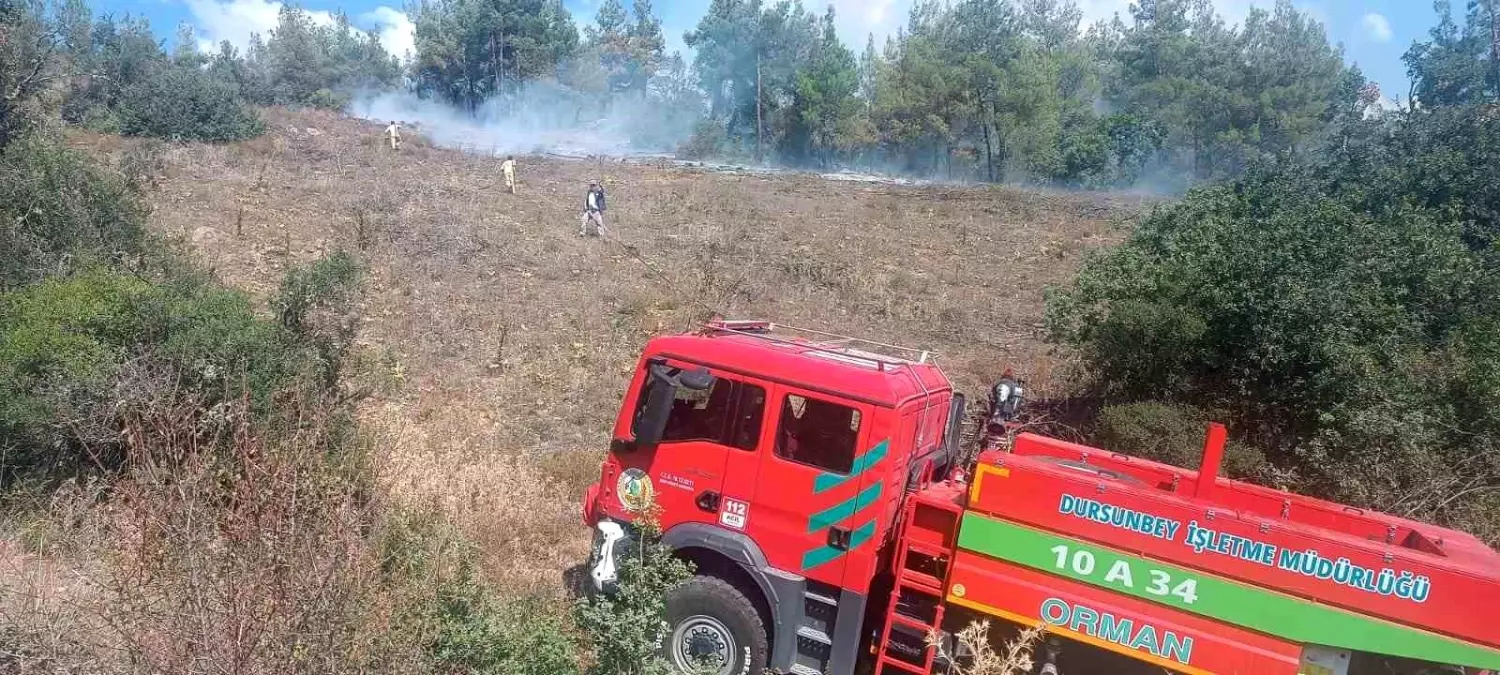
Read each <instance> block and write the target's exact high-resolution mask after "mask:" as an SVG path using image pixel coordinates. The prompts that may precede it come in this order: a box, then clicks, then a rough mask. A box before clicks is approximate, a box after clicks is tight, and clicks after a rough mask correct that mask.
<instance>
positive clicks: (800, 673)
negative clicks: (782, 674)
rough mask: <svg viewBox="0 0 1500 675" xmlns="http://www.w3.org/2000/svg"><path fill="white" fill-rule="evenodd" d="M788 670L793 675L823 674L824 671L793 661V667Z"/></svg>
mask: <svg viewBox="0 0 1500 675" xmlns="http://www.w3.org/2000/svg"><path fill="white" fill-rule="evenodd" d="M787 672H790V673H791V675H823V671H821V670H818V669H816V668H812V667H809V666H804V665H802V664H800V663H793V664H792V669H791V670H790V671H787Z"/></svg>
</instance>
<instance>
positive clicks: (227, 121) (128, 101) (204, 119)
mask: <svg viewBox="0 0 1500 675" xmlns="http://www.w3.org/2000/svg"><path fill="white" fill-rule="evenodd" d="M119 117H120V131H121V132H122V133H124V134H126V135H128V136H154V137H156V138H165V139H169V140H198V141H237V140H242V139H246V138H252V137H254V136H259V135H260V134H261V133H263V132H264V131H265V125H264V124H263V123H262V122H261V121H260V118H259V117H257V116H256V115H255V113H254V112H253V111H252V110H251V109H250V108H249V107H247V106H246V105H245V103H244V101H242V100H241V99H240V95H239V91H238V89H237V88H236V87H235V85H234V84H233V83H231V82H226V81H224V80H221V79H218V78H215V77H213V75H211V74H210V73H208V72H207V71H204V70H200V69H198V68H192V67H186V66H174V67H171V68H165V69H163V70H162V71H160V72H159V73H157V74H155V75H154V76H152V77H150V78H149V79H147V80H146V81H144V82H142V83H140V84H138V85H136V86H134V87H132V88H131V89H130V90H129V91H127V92H126V93H125V97H124V101H122V102H121V105H120V109H119Z"/></svg>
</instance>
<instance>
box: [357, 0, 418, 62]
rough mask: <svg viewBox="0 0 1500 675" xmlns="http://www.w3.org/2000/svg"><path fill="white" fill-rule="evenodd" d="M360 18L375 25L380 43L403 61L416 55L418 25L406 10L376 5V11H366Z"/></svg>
mask: <svg viewBox="0 0 1500 675" xmlns="http://www.w3.org/2000/svg"><path fill="white" fill-rule="evenodd" d="M360 18H361V19H363V20H365V21H366V22H369V23H370V24H372V25H374V26H375V28H374V31H375V34H376V35H378V36H380V44H381V46H383V47H385V50H386V51H388V52H390V53H391V54H393V55H394V56H396V57H397V58H399V59H401V60H402V61H405V60H407V59H408V58H409V57H412V56H415V55H416V53H417V39H416V32H417V25H416V24H414V23H412V21H411V17H409V16H407V15H406V13H405V12H401V11H398V10H394V9H391V8H390V7H376V8H375V11H373V12H366V13H364V14H362V15H360Z"/></svg>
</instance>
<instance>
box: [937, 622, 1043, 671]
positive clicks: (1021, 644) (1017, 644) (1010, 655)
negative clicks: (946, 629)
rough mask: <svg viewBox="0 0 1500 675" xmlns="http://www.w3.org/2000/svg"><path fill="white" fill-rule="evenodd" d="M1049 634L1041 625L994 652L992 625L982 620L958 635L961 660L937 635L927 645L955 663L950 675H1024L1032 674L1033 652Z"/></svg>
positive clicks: (1023, 632) (1027, 630)
mask: <svg viewBox="0 0 1500 675" xmlns="http://www.w3.org/2000/svg"><path fill="white" fill-rule="evenodd" d="M1046 632H1047V631H1046V629H1045V628H1043V627H1041V626H1037V627H1033V628H1027V629H1025V630H1022V631H1021V632H1020V633H1019V634H1018V635H1016V637H1015V638H1013V639H1011V640H1009V641H1007V642H1006V643H1005V645H1004V649H1003V651H995V647H994V643H993V642H992V641H991V639H990V622H989V621H987V620H979V621H973V622H970V623H969V625H967V626H964V628H963V629H962V630H960V631H959V632H958V634H957V635H956V636H955V637H956V638H957V639H958V648H957V651H958V652H959V653H960V654H963V658H962V659H960V658H959V657H958V656H957V655H955V654H949V653H947V651H946V648H945V647H944V646H943V641H942V639H941V638H940V637H939V636H938V635H937V634H936V633H933V634H931V635H929V636H927V644H928V646H930V647H932V648H933V649H936V650H938V654H939V656H941V657H943V658H945V659H947V660H948V662H949V663H951V664H953V665H952V666H951V672H952V673H954V675H1023V674H1024V673H1030V672H1031V670H1032V668H1033V667H1034V666H1035V664H1034V663H1033V662H1032V660H1031V652H1032V649H1033V648H1035V647H1036V643H1037V642H1039V641H1041V639H1042V635H1043V634H1045V633H1046Z"/></svg>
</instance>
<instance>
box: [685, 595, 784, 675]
mask: <svg viewBox="0 0 1500 675" xmlns="http://www.w3.org/2000/svg"><path fill="white" fill-rule="evenodd" d="M769 651H770V648H769V646H768V644H767V639H766V628H765V624H763V623H762V622H761V620H760V613H759V612H757V611H755V605H754V604H752V603H751V602H750V599H749V598H746V597H745V594H744V593H741V592H740V590H739V589H737V588H735V587H734V586H733V585H732V584H730V583H729V582H727V581H724V580H723V579H719V578H716V577H703V576H699V577H693V578H691V579H688V580H687V581H684V582H682V583H681V584H678V585H677V587H676V588H674V589H672V590H671V591H670V592H668V593H667V630H666V635H665V636H664V641H663V644H662V656H663V657H665V658H666V659H667V663H669V664H671V665H672V669H673V672H676V673H683V674H685V675H760V674H761V673H763V672H765V670H766V655H767V653H768V652H769Z"/></svg>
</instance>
